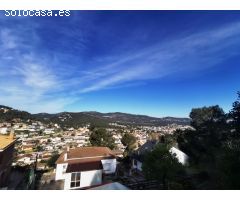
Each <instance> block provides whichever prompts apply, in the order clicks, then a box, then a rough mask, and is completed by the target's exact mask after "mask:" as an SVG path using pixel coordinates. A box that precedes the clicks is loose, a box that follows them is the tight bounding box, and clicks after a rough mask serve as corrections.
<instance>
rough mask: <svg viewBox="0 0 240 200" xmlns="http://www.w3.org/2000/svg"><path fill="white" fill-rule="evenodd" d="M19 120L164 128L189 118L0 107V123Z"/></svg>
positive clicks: (186, 121)
mask: <svg viewBox="0 0 240 200" xmlns="http://www.w3.org/2000/svg"><path fill="white" fill-rule="evenodd" d="M16 118H20V119H21V120H23V121H26V120H28V119H32V120H39V121H42V122H46V123H48V122H52V123H58V124H60V125H61V126H65V127H75V128H76V127H79V126H82V125H84V124H87V123H90V124H93V125H95V126H108V124H109V123H118V124H122V125H142V126H165V125H168V124H178V125H189V123H190V119H189V118H176V117H163V118H157V117H150V116H146V115H135V114H128V113H121V112H113V113H100V112H93V111H89V112H61V113H56V114H49V113H38V114H30V113H28V112H25V111H20V110H16V109H13V108H10V107H7V106H1V105H0V122H3V121H11V120H13V119H16Z"/></svg>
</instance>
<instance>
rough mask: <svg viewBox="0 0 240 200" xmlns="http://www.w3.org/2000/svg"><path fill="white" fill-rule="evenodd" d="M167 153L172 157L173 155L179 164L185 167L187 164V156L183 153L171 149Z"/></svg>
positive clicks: (173, 148)
mask: <svg viewBox="0 0 240 200" xmlns="http://www.w3.org/2000/svg"><path fill="white" fill-rule="evenodd" d="M169 152H170V153H171V154H172V155H175V156H176V158H177V159H178V162H180V163H181V164H183V165H186V164H187V163H188V156H187V154H185V153H184V152H182V151H180V150H179V149H177V148H175V147H172V148H171V149H170V150H169Z"/></svg>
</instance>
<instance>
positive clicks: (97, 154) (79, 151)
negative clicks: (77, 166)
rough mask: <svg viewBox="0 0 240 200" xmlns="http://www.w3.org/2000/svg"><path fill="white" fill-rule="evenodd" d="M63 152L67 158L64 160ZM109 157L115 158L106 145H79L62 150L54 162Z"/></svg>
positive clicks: (96, 159) (83, 161)
mask: <svg viewBox="0 0 240 200" xmlns="http://www.w3.org/2000/svg"><path fill="white" fill-rule="evenodd" d="M65 153H67V160H64V154H65ZM110 158H115V155H114V153H113V152H112V151H111V150H110V149H109V148H108V147H79V148H76V149H70V150H69V151H64V152H63V153H62V154H61V155H60V157H59V158H58V160H57V161H56V164H60V163H69V164H72V163H85V162H92V161H100V160H103V159H110Z"/></svg>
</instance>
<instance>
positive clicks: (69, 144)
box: [0, 109, 191, 189]
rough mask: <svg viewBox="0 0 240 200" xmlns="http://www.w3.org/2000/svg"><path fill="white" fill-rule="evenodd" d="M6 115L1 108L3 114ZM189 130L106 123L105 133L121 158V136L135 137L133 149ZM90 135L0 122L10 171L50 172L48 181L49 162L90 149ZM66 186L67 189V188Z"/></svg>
mask: <svg viewBox="0 0 240 200" xmlns="http://www.w3.org/2000/svg"><path fill="white" fill-rule="evenodd" d="M7 112H8V111H7V110H6V109H5V110H4V112H3V113H7ZM189 128H191V127H190V126H189V125H177V124H170V125H168V126H159V127H155V126H135V127H131V126H126V125H121V124H118V123H109V127H108V128H106V129H105V130H106V132H107V133H109V134H110V135H111V137H112V138H113V139H114V148H113V149H112V150H111V152H112V155H114V156H115V158H123V155H124V152H125V150H126V146H124V145H123V143H122V138H123V136H124V135H125V134H130V135H132V136H134V137H135V138H136V141H135V147H134V148H135V149H137V148H139V147H141V146H142V145H144V144H145V143H147V141H149V140H152V139H153V135H154V138H160V137H161V136H163V135H171V134H173V132H174V131H176V130H177V129H182V130H185V129H189ZM92 132H93V130H92V128H91V125H90V124H86V125H85V126H82V127H79V128H77V129H76V128H73V127H70V128H61V126H60V125H59V124H55V123H52V122H50V123H43V122H41V121H36V120H32V119H28V120H26V121H23V120H21V119H18V118H16V119H13V120H11V121H10V122H9V121H8V122H2V123H0V134H1V137H2V138H4V137H6V138H8V137H10V136H9V135H11V137H12V138H14V140H13V141H14V151H13V157H12V163H11V167H12V168H13V169H18V168H21V169H30V170H35V173H36V171H39V172H43V173H44V172H46V173H47V174H49V173H50V174H51V175H50V176H51V177H52V178H53V174H55V173H57V169H55V168H54V167H55V166H56V165H55V163H51V162H52V159H53V157H54V156H59V155H62V154H63V152H65V151H66V149H71V150H74V149H78V148H89V147H91V146H92V145H91V142H90V135H91V133H92ZM96 154H98V153H96ZM54 162H55V161H54ZM115 168H116V166H115ZM33 173H34V172H33ZM35 176H36V174H35V175H34V177H35ZM52 178H49V177H48V178H46V180H45V182H48V181H50V180H52ZM48 179H49V180H48ZM40 185H41V184H40ZM12 187H13V188H12V189H16V188H14V187H17V186H12ZM39 187H41V186H39ZM56 187H57V186H56ZM66 187H67V188H69V186H66ZM10 188H11V187H10ZM52 189H56V188H52Z"/></svg>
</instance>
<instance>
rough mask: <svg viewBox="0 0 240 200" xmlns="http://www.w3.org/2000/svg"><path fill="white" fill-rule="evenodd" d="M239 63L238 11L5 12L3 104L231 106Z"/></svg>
mask: <svg viewBox="0 0 240 200" xmlns="http://www.w3.org/2000/svg"><path fill="white" fill-rule="evenodd" d="M239 65H240V12H239V11H71V16H70V17H4V16H3V13H1V14H0V104H3V105H7V106H11V107H14V108H17V109H21V110H26V111H29V112H32V113H37V112H49V113H55V112H61V111H74V112H77V111H100V112H115V111H119V112H127V113H135V114H146V115H150V116H157V117H162V116H176V117H187V116H188V115H189V112H190V111H191V109H192V108H194V107H202V106H210V105H216V104H218V105H220V106H221V107H222V108H223V109H224V110H225V111H226V112H227V111H229V109H231V105H232V102H233V101H234V100H236V98H237V95H236V93H237V91H238V90H240V87H239V86H240V67H239Z"/></svg>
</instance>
